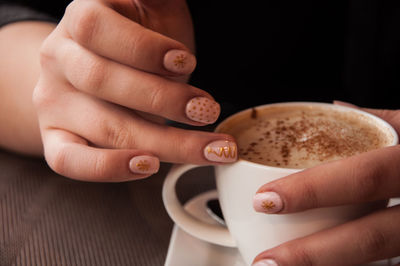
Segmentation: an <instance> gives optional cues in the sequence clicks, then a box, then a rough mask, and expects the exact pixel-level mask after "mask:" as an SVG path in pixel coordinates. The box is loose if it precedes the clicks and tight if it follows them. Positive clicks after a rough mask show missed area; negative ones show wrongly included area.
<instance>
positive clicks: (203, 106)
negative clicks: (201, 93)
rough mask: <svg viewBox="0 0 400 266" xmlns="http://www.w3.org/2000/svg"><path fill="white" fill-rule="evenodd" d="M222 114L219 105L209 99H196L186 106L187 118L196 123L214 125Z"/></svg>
mask: <svg viewBox="0 0 400 266" xmlns="http://www.w3.org/2000/svg"><path fill="white" fill-rule="evenodd" d="M220 112H221V108H220V106H219V104H218V103H217V102H215V101H214V100H212V99H210V98H207V97H195V98H193V99H191V100H189V102H188V103H187V104H186V116H187V117H188V118H189V119H190V120H193V121H196V122H201V123H205V124H212V123H214V122H215V121H217V119H218V116H219V113H220Z"/></svg>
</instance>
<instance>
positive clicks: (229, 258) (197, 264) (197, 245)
mask: <svg viewBox="0 0 400 266" xmlns="http://www.w3.org/2000/svg"><path fill="white" fill-rule="evenodd" d="M215 198H217V191H215V190H212V191H208V192H205V193H203V194H200V195H198V196H196V197H194V198H193V199H191V200H190V201H189V202H188V203H186V204H185V209H186V210H187V211H188V212H189V213H191V214H192V215H194V216H195V217H197V218H198V219H200V220H202V221H204V222H207V223H210V224H217V223H218V222H217V221H215V220H214V219H212V218H211V217H210V215H209V214H208V213H207V211H206V208H205V207H204V206H205V205H206V202H207V201H208V200H209V199H215ZM397 204H400V199H399V198H397V199H394V200H392V201H391V202H390V204H389V205H391V206H393V205H397ZM399 262H400V257H398V258H395V259H392V260H384V261H380V262H375V263H371V264H368V265H371V266H372V265H373V266H386V265H395V263H399ZM187 265H190V266H246V264H245V262H244V261H243V259H242V257H241V256H240V254H239V252H238V250H237V249H236V248H229V247H223V246H219V245H214V244H210V243H208V242H204V241H202V240H199V239H197V238H195V237H193V236H191V235H189V234H187V233H186V232H184V231H182V230H181V229H180V228H179V227H178V226H177V225H176V224H175V225H174V228H173V231H172V235H171V240H170V243H169V248H168V253H167V258H166V260H165V265H164V266H187Z"/></svg>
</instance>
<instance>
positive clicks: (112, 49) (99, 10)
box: [65, 1, 196, 75]
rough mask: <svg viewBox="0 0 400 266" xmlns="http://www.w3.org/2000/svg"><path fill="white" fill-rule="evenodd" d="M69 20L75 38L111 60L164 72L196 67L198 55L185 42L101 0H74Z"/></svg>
mask: <svg viewBox="0 0 400 266" xmlns="http://www.w3.org/2000/svg"><path fill="white" fill-rule="evenodd" d="M65 20H67V22H66V30H67V32H68V34H69V36H70V37H71V38H72V39H73V40H75V41H77V42H78V43H79V44H80V45H82V46H84V47H86V48H88V49H89V50H91V51H93V52H95V53H97V54H99V55H101V56H103V57H106V58H109V59H111V60H114V61H117V62H120V63H122V64H126V65H128V66H131V67H134V68H137V69H141V70H144V71H148V72H152V73H157V74H161V75H173V74H178V75H186V74H190V73H191V72H192V71H193V70H194V68H195V65H196V59H195V57H194V56H193V55H192V53H191V52H190V51H189V49H188V48H186V47H185V45H183V44H182V43H180V42H177V41H175V40H173V39H171V38H168V37H166V36H164V35H162V34H159V33H157V32H155V31H152V30H149V29H146V28H144V27H143V26H141V25H140V24H138V23H136V22H134V21H132V20H130V19H128V18H126V17H124V16H121V15H120V14H119V13H117V12H116V11H114V10H113V9H111V8H109V7H106V6H104V5H103V4H102V3H100V2H98V1H74V2H72V3H71V4H70V5H69V6H68V8H67V10H66V15H65Z"/></svg>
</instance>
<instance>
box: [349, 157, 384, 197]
mask: <svg viewBox="0 0 400 266" xmlns="http://www.w3.org/2000/svg"><path fill="white" fill-rule="evenodd" d="M353 169H354V170H353V173H352V175H353V176H354V177H353V180H354V189H353V190H352V191H354V192H355V194H354V196H355V197H356V198H357V199H358V200H369V199H371V198H374V196H375V195H376V194H377V193H379V191H380V187H381V186H382V185H383V183H384V176H383V175H382V173H383V172H384V171H382V170H383V169H381V167H380V165H379V164H377V163H376V162H371V161H363V162H362V163H359V164H358V165H357V166H355V168H353Z"/></svg>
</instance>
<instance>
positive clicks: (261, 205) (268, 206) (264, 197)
mask: <svg viewBox="0 0 400 266" xmlns="http://www.w3.org/2000/svg"><path fill="white" fill-rule="evenodd" d="M253 208H254V210H255V211H257V212H264V213H277V212H279V211H281V210H282V208H283V202H282V199H281V197H280V196H279V194H278V193H276V192H272V191H268V192H263V193H257V194H256V195H254V197H253Z"/></svg>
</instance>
